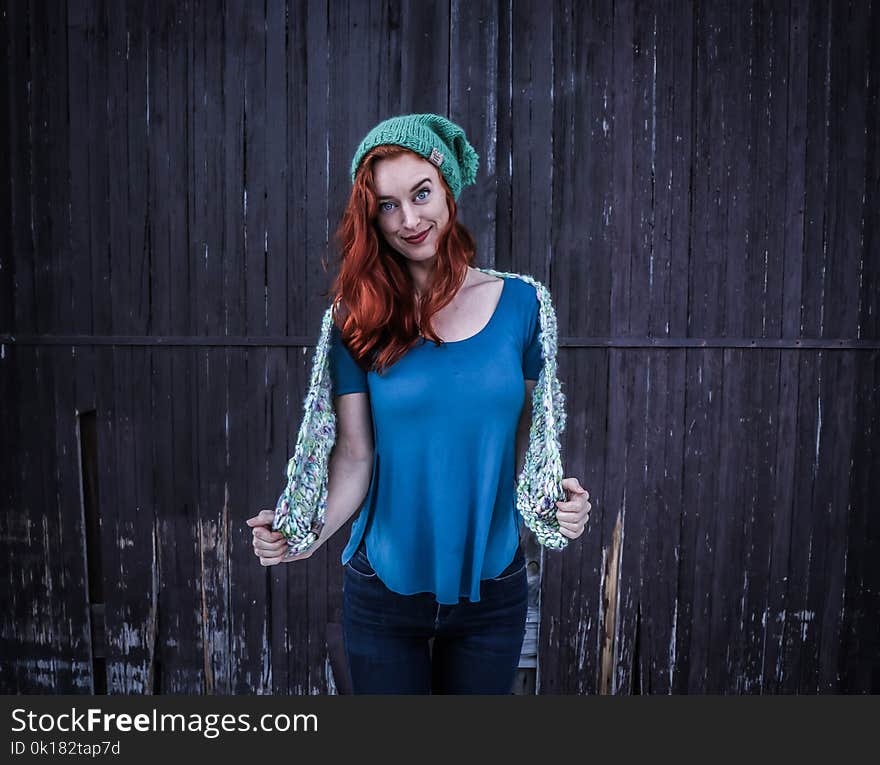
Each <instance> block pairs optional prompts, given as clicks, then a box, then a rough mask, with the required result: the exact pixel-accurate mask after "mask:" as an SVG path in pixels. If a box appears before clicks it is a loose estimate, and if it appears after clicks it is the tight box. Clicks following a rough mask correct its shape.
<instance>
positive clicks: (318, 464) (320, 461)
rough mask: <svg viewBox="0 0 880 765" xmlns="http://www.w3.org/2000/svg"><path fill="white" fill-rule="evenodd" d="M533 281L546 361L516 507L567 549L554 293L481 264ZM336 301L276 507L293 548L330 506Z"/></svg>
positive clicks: (543, 538) (304, 541)
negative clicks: (561, 519)
mask: <svg viewBox="0 0 880 765" xmlns="http://www.w3.org/2000/svg"><path fill="white" fill-rule="evenodd" d="M477 270H479V271H482V272H483V273H486V274H491V275H493V276H498V277H502V278H517V279H522V280H523V281H525V282H528V283H529V284H531V285H533V286H534V287H535V290H536V292H537V295H538V301H539V303H540V312H539V316H540V325H541V329H540V341H541V356H542V358H543V366H542V368H541V371H540V373H539V375H538V380H537V384H536V385H535V389H534V391H533V393H532V422H531V427H530V429H529V445H528V449H527V451H526V455H525V460H524V464H523V467H522V470H521V471H520V474H519V477H518V479H517V484H516V505H517V510H518V511H519V513H520V515H521V516H522V518H523V520H524V521H525V524H526V526H527V527H528V528H529V529H530V530H531V531H532V532H533V533H534V535H535V537H536V538H537V540H538V542H539V544H541V545H543V546H544V547H547V548H550V549H556V550H559V549H562V548H564V547H565V546H566V545H567V544H568V538H567V537H566V536H564V535H563V534H562V533H561V532H560V531H559V523H558V521H557V520H556V510H557V507H556V502H557V501H560V500H565V499H566V496H565V490H564V489H563V488H562V478H563V476H562V459H561V455H560V445H559V437H560V435H561V434H562V432H563V431H564V429H565V395H564V394H563V392H562V388H561V385H560V383H559V379H558V378H557V375H556V313H555V311H554V309H553V303H552V301H551V297H550V293H549V291H548V290H547V288H546V287H544V285H543V284H541V283H540V282H539V281H537V280H535V279H533V278H531V277H530V276H525V275H523V274H514V273H507V272H503V271H495V270H493V269H490V268H479V269H477ZM332 322H333V306H332V305H331V306H330V307H329V308H328V309H327V311H326V312H325V313H324V318H323V320H322V322H321V334H320V337H319V339H318V344H317V347H316V349H315V355H314V358H313V361H312V372H311V378H310V380H309V389H308V392H307V394H306V397H305V402H304V404H303V410H304V412H303V419H302V422H301V424H300V428H299V433H298V434H297V438H296V447H295V448H294V452H293V456H292V457H291V458H290V460H289V461H288V463H287V485H286V486H285V488H284V491H283V492H282V493H281V496H280V497H279V498H278V502H277V504H276V507H275V519H274V522H273V524H272V528H273V529H274V530H276V531H280V532H281V533H282V534H283V535H284V537H285V538H286V539H287V544H288V555H296V554H298V553H300V552H303V551H305V550H307V549H308V548H309V547H311V546H312V545H313V544H314V543H315V541H316V540H317V539H318V537H319V536H320V534H321V529H322V528H323V527H324V517H325V512H326V509H327V483H328V475H327V473H328V465H329V461H330V453H331V451H332V450H333V445H334V443H335V441H336V413H335V411H334V408H333V402H332V396H333V392H332V383H331V375H330V364H329V361H328V350H329V346H330V330H331V328H332Z"/></svg>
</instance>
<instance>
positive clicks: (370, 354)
mask: <svg viewBox="0 0 880 765" xmlns="http://www.w3.org/2000/svg"><path fill="white" fill-rule="evenodd" d="M407 153H408V154H412V155H413V156H416V157H418V156H419V155H418V154H416V153H415V152H413V151H410V150H409V149H406V148H404V147H402V146H396V145H389V144H384V145H382V146H376V147H374V148H373V149H371V150H370V151H369V152H367V154H365V155H364V158H363V160H362V161H361V163H360V166H359V167H358V171H357V174H356V175H355V179H354V185H353V186H352V189H351V196H350V197H349V200H348V204H347V205H346V208H345V211H344V212H343V215H342V220H341V221H340V224H339V227H338V228H337V230H336V233H335V237H334V238H335V241H336V243H337V247H338V249H339V253H340V257H341V264H340V267H339V273H338V274H337V276H336V279H335V280H334V282H333V285H332V286H331V288H330V295H331V297H332V300H333V303H334V305H335V306H336V311H335V312H334V321H335V323H336V325H337V326H338V327H339V329H340V332H341V334H342V339H343V341H344V342H345V344H346V345H347V346H348V349H349V351H350V352H351V355H352V357H353V358H354V359H355V361H356V362H357V363H358V365H359V366H360V367H361V368H362V369H364V370H365V371H369V370H377V371H379V373H380V374H381V372H382V371H384V370H385V369H386V368H388V367H390V366H392V365H393V364H394V363H395V362H397V361H398V360H399V359H400V357H401V356H403V355H404V353H406V352H407V351H408V350H409V349H410V348H411V347H413V346H414V345H415V344H416V343H417V342H418V340H419V336H420V335H421V336H423V337H426V338H427V339H429V340H431V341H433V342H434V343H436V344H437V345H440V344H441V343H442V340H440V338H439V337H437V335H436V334H435V332H434V329H433V327H432V325H431V317H432V316H433V315H434V314H435V313H437V312H438V311H439V310H440V309H441V308H443V307H444V306H446V305H448V304H449V303H450V301H451V300H452V298H453V297H454V296H455V293H456V292H457V291H458V288H459V287H460V286H461V284H462V283H463V282H464V279H465V277H466V276H467V268H468V266H469V265H471V264H472V263H473V262H474V257H475V249H476V247H475V244H474V238H473V236H472V235H471V233H470V232H469V231H468V230H467V229H466V228H465V227H464V225H463V224H461V223H459V222H458V221H457V220H456V205H455V199H454V197H453V196H452V192H451V191H450V190H449V186H448V185H447V184H446V180H445V179H444V178H443V175H442V174H441V173H439V172H438V173H437V175H439V176H440V179H441V182H442V185H443V188H444V190H445V192H446V203H447V206H448V208H449V223H448V224H447V226H446V228H445V229H444V230H443V231H442V232H440V237H439V239H438V242H437V254H436V260H435V268H434V271H433V273H432V275H431V279H430V282H429V284H428V286H427V288H426V291H425V293H424V294H423V295H422V298H421V300H420V301H419V302H420V305H417V297H416V291H415V284H414V282H413V279H412V276H411V275H410V272H409V269H408V268H407V266H406V258H404V256H403V255H401V254H400V253H399V252H397V250H395V249H393V248H392V247H391V246H390V245H389V244H388V243H387V242H386V241H385V237H384V236H383V234H382V232H381V231H380V230H379V227H378V223H377V221H376V219H377V217H378V215H379V203H378V197H377V195H376V191H375V185H374V180H373V165H374V163H375V162H376V161H378V160H380V159H385V158H390V157H396V156H399V155H401V154H407ZM419 158H420V159H422V157H419ZM417 309H419V310H418V311H417ZM419 314H420V315H421V316H422V321H421V326H419V323H418V320H417V316H418V315H419Z"/></svg>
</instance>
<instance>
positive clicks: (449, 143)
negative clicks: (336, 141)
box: [351, 114, 480, 200]
mask: <svg viewBox="0 0 880 765" xmlns="http://www.w3.org/2000/svg"><path fill="white" fill-rule="evenodd" d="M381 144H394V145H396V146H405V147H406V148H407V149H412V150H413V151H414V152H415V153H416V154H418V155H419V156H421V157H424V158H425V159H426V160H428V161H429V162H430V163H431V164H433V165H435V166H436V167H437V168H438V169H439V170H440V172H441V173H443V177H444V178H445V179H446V183H447V184H448V185H449V189H450V190H451V191H452V195H453V197H454V198H455V199H456V200H458V195H459V194H460V193H461V190H462V188H464V187H465V186H467V185H469V184H471V183H473V182H474V181H475V180H476V177H477V168H478V167H479V164H480V157H479V155H478V154H477V152H475V151H474V147H473V146H471V145H470V144H469V143H468V140H467V136H465V134H464V130H462V129H461V128H460V127H459V126H458V125H456V124H454V123H452V122H450V121H449V120H448V119H446V118H445V117H441V116H440V115H439V114H403V115H400V116H399V117H391V118H390V119H387V120H385V121H384V122H380V123H379V124H378V125H376V127H374V128H373V129H372V130H371V131H370V132H369V133H367V135H366V136H365V137H364V140H363V141H361V143H360V146H358V147H357V151H355V153H354V158H353V159H352V160H351V180H352V183H354V178H355V175H356V174H357V169H358V165H359V164H360V161H361V159H362V158H363V156H364V154H366V153H367V152H368V151H369V150H370V149H372V148H373V147H374V146H379V145H381Z"/></svg>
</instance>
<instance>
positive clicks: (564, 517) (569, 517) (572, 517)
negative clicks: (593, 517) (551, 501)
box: [556, 510, 590, 523]
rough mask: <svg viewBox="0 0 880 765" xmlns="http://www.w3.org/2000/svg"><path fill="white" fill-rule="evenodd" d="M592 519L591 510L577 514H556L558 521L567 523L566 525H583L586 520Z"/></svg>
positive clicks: (562, 511)
mask: <svg viewBox="0 0 880 765" xmlns="http://www.w3.org/2000/svg"><path fill="white" fill-rule="evenodd" d="M589 517H590V511H589V510H577V511H575V512H567V511H564V510H559V511H557V513H556V520H558V521H565V522H566V523H583V522H584V520H586V519H587V518H589Z"/></svg>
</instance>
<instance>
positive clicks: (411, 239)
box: [403, 228, 431, 244]
mask: <svg viewBox="0 0 880 765" xmlns="http://www.w3.org/2000/svg"><path fill="white" fill-rule="evenodd" d="M430 230H431V229H429V228H426V229H425V230H424V231H423V232H422V233H421V234H419V235H418V236H405V237H403V239H404V241H406V242H409V243H410V244H421V243H422V242H424V241H425V238H426V237H427V236H428V232H429V231H430Z"/></svg>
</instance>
